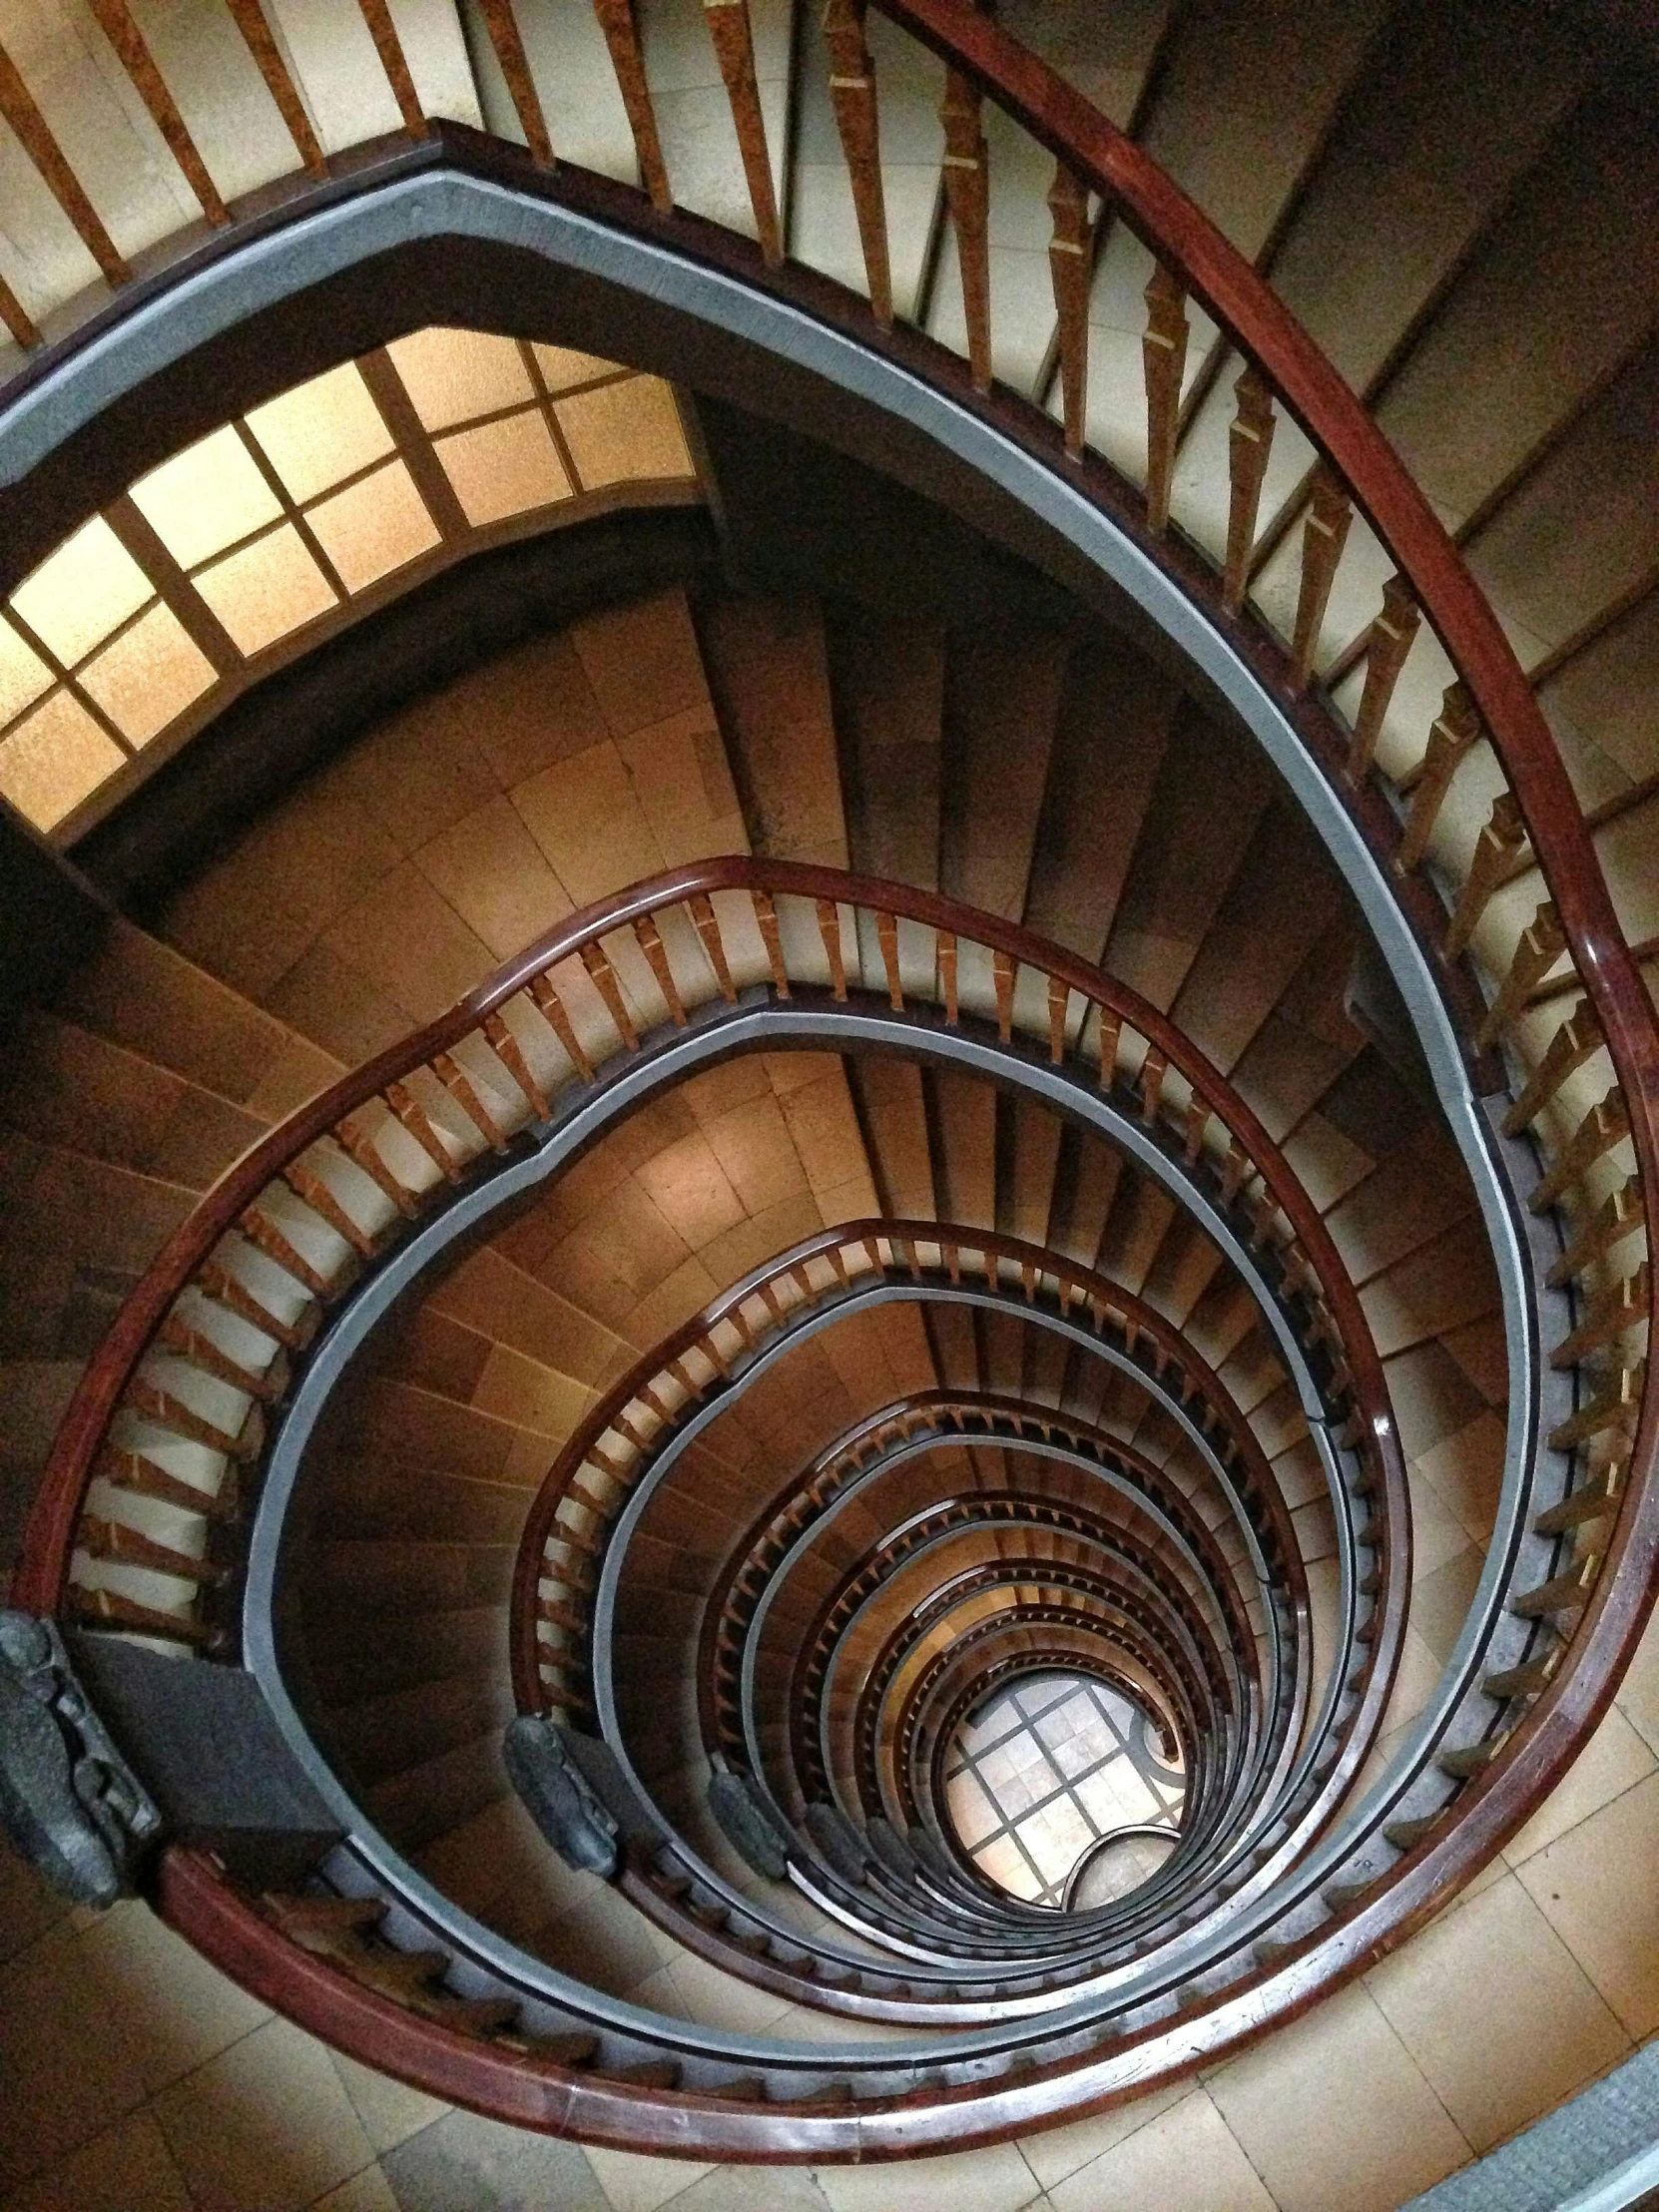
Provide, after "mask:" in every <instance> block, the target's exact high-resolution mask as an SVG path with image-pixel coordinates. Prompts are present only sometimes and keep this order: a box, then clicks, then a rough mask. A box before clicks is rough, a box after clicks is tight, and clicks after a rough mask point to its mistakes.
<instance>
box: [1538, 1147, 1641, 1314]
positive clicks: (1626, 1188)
mask: <svg viewBox="0 0 1659 2212" xmlns="http://www.w3.org/2000/svg"><path fill="white" fill-rule="evenodd" d="M1646 1220H1647V1217H1646V1215H1645V1214H1644V1213H1643V1211H1642V1191H1641V1185H1640V1184H1639V1183H1638V1182H1637V1180H1636V1178H1635V1176H1633V1175H1632V1176H1627V1177H1626V1179H1625V1181H1624V1183H1623V1184H1622V1185H1621V1187H1620V1188H1619V1189H1618V1190H1616V1191H1610V1192H1609V1193H1608V1195H1607V1196H1606V1198H1604V1199H1603V1200H1602V1202H1601V1204H1600V1205H1599V1206H1598V1207H1597V1208H1596V1210H1595V1212H1594V1213H1593V1214H1592V1215H1591V1216H1590V1218H1589V1220H1588V1221H1587V1222H1586V1223H1585V1224H1584V1226H1583V1228H1582V1229H1581V1230H1580V1231H1579V1233H1578V1235H1577V1236H1576V1237H1574V1239H1573V1240H1572V1242H1571V1244H1570V1245H1568V1247H1567V1249H1566V1250H1565V1252H1563V1253H1562V1255H1561V1257H1560V1259H1559V1260H1557V1261H1556V1262H1555V1264H1554V1266H1553V1267H1552V1268H1551V1269H1550V1271H1549V1273H1548V1275H1547V1276H1546V1277H1545V1278H1544V1280H1545V1282H1546V1283H1548V1285H1549V1287H1550V1289H1551V1290H1553V1291H1558V1290H1559V1289H1560V1288H1561V1286H1562V1284H1563V1283H1570V1282H1571V1281H1572V1279H1573V1277H1574V1276H1575V1275H1582V1274H1583V1272H1584V1270H1585V1269H1586V1268H1592V1267H1594V1266H1595V1264H1596V1262H1597V1261H1598V1260H1602V1259H1605V1258H1606V1256H1607V1254H1608V1253H1609V1252H1611V1251H1612V1250H1613V1248H1614V1246H1615V1245H1620V1244H1623V1242H1624V1240H1625V1238H1626V1237H1631V1236H1634V1235H1635V1233H1636V1231H1637V1230H1638V1229H1641V1228H1642V1227H1644V1226H1645V1224H1646Z"/></svg>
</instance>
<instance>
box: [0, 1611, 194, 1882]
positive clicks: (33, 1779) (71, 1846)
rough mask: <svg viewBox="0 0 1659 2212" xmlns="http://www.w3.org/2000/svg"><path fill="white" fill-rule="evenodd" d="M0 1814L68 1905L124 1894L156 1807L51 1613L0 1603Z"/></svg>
mask: <svg viewBox="0 0 1659 2212" xmlns="http://www.w3.org/2000/svg"><path fill="white" fill-rule="evenodd" d="M0 1822H3V1823H4V1825H5V1829H6V1833H7V1835H8V1836H10V1838H11V1840H12V1842H13V1843H14V1844H15V1845H16V1847H17V1849H18V1851H19V1852H20V1853H21V1854H22V1856H23V1857H24V1858H25V1859H26V1860H27V1861H28V1862H29V1864H30V1865H31V1866H32V1867H33V1868H35V1870H36V1871H37V1872H38V1873H39V1874H41V1875H43V1876H44V1877H45V1879H46V1880H47V1881H48V1882H50V1883H51V1884H52V1886H53V1888H54V1889H57V1890H60V1891H62V1893H63V1895H64V1896H65V1897H67V1898H72V1899H73V1900H74V1901H75V1903H76V1904H77V1905H100V1906H103V1905H113V1904H114V1903H115V1901H116V1899H117V1898H119V1897H128V1896H130V1895H131V1894H132V1890H133V1883H134V1879H135V1876H136V1874H137V1870H138V1867H139V1865H140V1863H141V1862H142V1860H143V1859H144V1857H145V1856H146V1854H147V1853H148V1852H149V1851H150V1850H151V1849H152V1847H153V1846H154V1845H155V1844H156V1842H157V1841H158V1839H159V1838H160V1836H161V1832H162V1816H161V1814H160V1812H159V1811H158V1810H157V1808H156V1805H155V1803H154V1801H153V1800H152V1799H151V1797H150V1795H149V1793H148V1791H147V1790H146V1789H145V1788H144V1786H143V1784H142V1783H141V1782H140V1781H139V1779H138V1777H137V1776H136V1775H135V1774H134V1773H133V1771H132V1769H131V1768H130V1767H129V1766H128V1764H127V1762H126V1761H125V1760H124V1759H123V1758H122V1756H121V1754H120V1752H119V1751H117V1749H116V1747H115V1745H114V1743H113V1742H112V1741H111V1739H110V1736H109V1734H108V1732H107V1731H106V1730H105V1728H104V1726H103V1723H102V1722H101V1721H100V1720H99V1718H98V1715H97V1714H96V1713H95V1712H94V1711H93V1709H92V1707H91V1705H90V1704H89V1703H88V1701H87V1697H86V1693H85V1691H84V1690H83V1689H82V1688H81V1685H80V1683H79V1682H78V1681H77V1680H76V1677H75V1670H74V1668H73V1666H72V1664H71V1662H70V1657H69V1653H68V1651H67V1650H66V1649H65V1647H64V1640H63V1638H62V1636H61V1635H60V1634H59V1633H58V1629H57V1625H56V1623H55V1622H53V1621H49V1620H40V1619H37V1618H36V1616H35V1615H34V1614H32V1613H15V1612H3V1613H0Z"/></svg>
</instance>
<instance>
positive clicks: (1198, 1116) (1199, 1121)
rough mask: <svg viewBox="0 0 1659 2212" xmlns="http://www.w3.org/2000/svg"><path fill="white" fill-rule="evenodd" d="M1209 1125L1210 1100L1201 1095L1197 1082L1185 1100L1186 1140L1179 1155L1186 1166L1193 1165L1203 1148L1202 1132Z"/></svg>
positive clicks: (1195, 1163)
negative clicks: (1190, 1094)
mask: <svg viewBox="0 0 1659 2212" xmlns="http://www.w3.org/2000/svg"><path fill="white" fill-rule="evenodd" d="M1209 1126H1210V1102H1209V1100H1208V1099H1207V1098H1205V1097H1203V1096H1202V1094H1201V1093H1200V1091H1199V1088H1198V1086H1197V1084H1196V1083H1195V1084H1194V1085H1193V1092H1192V1096H1191V1097H1190V1098H1189V1099H1188V1101H1187V1141H1186V1144H1185V1145H1184V1146H1183V1148H1182V1153H1181V1157H1182V1158H1183V1160H1184V1161H1185V1162H1186V1164H1187V1166H1188V1167H1195V1166H1196V1165H1197V1163H1198V1156H1199V1154H1200V1153H1201V1152H1202V1151H1203V1150H1204V1132H1205V1130H1206V1129H1208V1128H1209Z"/></svg>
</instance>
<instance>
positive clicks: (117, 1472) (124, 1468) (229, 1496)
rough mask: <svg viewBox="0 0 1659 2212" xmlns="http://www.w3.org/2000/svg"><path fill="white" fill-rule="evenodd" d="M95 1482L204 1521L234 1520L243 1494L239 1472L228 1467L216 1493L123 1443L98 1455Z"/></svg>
mask: <svg viewBox="0 0 1659 2212" xmlns="http://www.w3.org/2000/svg"><path fill="white" fill-rule="evenodd" d="M93 1476H94V1479H95V1480H97V1481H100V1482H107V1483H108V1484H109V1486H110V1488H111V1489H112V1490H131V1491H132V1492H133V1493H134V1495H135V1496H138V1497H154V1498H159V1499H160V1500H161V1502H162V1503H163V1504H164V1505H176V1506H178V1507H179V1508H180V1510H181V1511H183V1512H187V1513H200V1514H201V1515H202V1517H203V1519H204V1520H211V1521H233V1520H235V1519H236V1518H237V1514H238V1511H239V1509H240V1508H239V1497H240V1493H239V1490H238V1487H237V1478H236V1471H235V1469H234V1468H231V1467H228V1468H227V1469H226V1470H225V1475H224V1478H223V1480H222V1481H221V1483H220V1485H219V1488H218V1489H217V1490H203V1489H199V1488H198V1487H197V1485H196V1484H195V1483H194V1482H187V1481H185V1480H184V1478H183V1477H182V1476H180V1475H177V1474H170V1473H169V1472H168V1470H167V1469H166V1467H163V1466H159V1465H158V1464H157V1462H156V1461H155V1460H154V1459H152V1458H149V1457H148V1456H147V1455H146V1454H145V1453H144V1452H142V1451H132V1450H129V1449H127V1448H126V1447H125V1446H123V1445H120V1444H105V1445H104V1446H103V1448H102V1449H101V1450H100V1452H99V1454H98V1459H97V1463H96V1464H95V1466H94V1468H93Z"/></svg>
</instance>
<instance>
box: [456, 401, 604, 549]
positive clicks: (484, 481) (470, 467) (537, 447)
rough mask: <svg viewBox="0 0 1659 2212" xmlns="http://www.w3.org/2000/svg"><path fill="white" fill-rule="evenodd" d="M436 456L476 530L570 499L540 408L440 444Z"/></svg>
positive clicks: (462, 431)
mask: <svg viewBox="0 0 1659 2212" xmlns="http://www.w3.org/2000/svg"><path fill="white" fill-rule="evenodd" d="M435 451H436V453H437V456H438V459H439V460H440V461H442V463H443V466H444V473H445V474H446V475H447V476H448V478H449V481H450V483H451V484H453V485H454V487H455V497H456V498H457V499H458V500H459V501H460V503H461V512H462V513H463V514H464V515H465V516H466V519H467V520H468V522H470V523H472V524H473V526H474V527H475V528H476V527H479V526H481V525H482V524H484V523H486V522H502V521H504V520H505V519H506V517H507V516H508V515H521V514H527V513H528V512H529V511H530V509H531V508H533V507H548V506H551V505H552V504H553V502H554V501H555V500H558V499H568V498H569V497H570V491H571V486H570V479H569V477H568V476H566V474H565V471H564V464H563V462H562V461H561V460H560V459H559V453H558V448H557V447H556V446H555V445H554V443H553V433H552V432H551V431H550V430H549V429H548V427H547V424H546V423H545V422H544V421H543V419H542V416H541V412H540V410H539V409H537V408H529V409H527V410H526V411H525V412H524V413H523V414H516V415H509V416H508V417H507V419H506V420H505V421H504V422H486V423H483V424H481V425H480V427H479V428H478V429H476V430H461V431H458V432H457V433H456V434H455V435H454V436H453V437H448V438H440V439H439V440H438V443H437V446H436V448H435Z"/></svg>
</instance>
